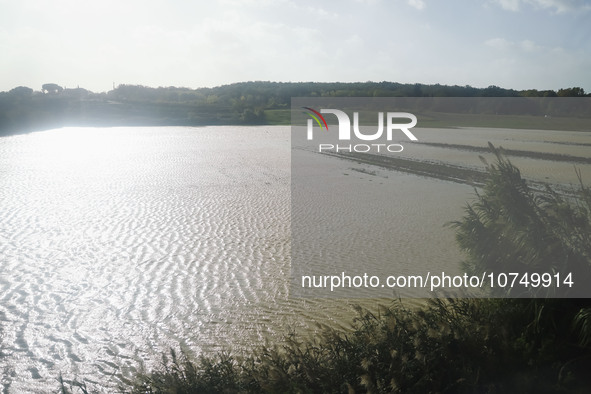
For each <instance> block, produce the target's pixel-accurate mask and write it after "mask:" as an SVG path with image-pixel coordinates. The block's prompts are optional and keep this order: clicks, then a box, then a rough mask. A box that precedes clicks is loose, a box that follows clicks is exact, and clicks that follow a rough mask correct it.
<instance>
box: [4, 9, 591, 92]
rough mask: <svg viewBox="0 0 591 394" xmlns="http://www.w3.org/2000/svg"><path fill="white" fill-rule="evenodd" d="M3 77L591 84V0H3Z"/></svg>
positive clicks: (101, 84)
mask: <svg viewBox="0 0 591 394" xmlns="http://www.w3.org/2000/svg"><path fill="white" fill-rule="evenodd" d="M0 76H1V77H0V90H9V89H11V88H13V87H16V86H19V85H24V86H29V87H31V88H33V89H35V90H40V89H41V85H42V84H43V83H46V82H54V83H57V84H59V85H62V86H65V87H76V86H80V87H84V88H87V89H89V90H92V91H95V92H101V91H108V90H110V89H112V87H113V84H115V85H118V84H122V83H126V84H142V85H147V86H153V87H157V86H184V87H190V88H197V87H205V86H207V87H212V86H218V85H222V84H227V83H232V82H241V81H255V80H263V81H344V82H352V81H394V82H403V83H415V82H419V83H427V84H431V83H441V84H451V85H454V84H455V85H468V84H469V85H472V86H476V87H486V86H489V85H498V86H501V87H505V88H515V89H528V88H535V89H555V90H556V89H559V88H563V87H573V86H580V87H583V88H584V89H585V91H586V92H591V0H341V1H319V0H315V1H308V0H261V1H256V0H218V1H212V0H209V1H198V0H166V1H164V0H93V1H87V0H0Z"/></svg>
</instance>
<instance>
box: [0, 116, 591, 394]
mask: <svg viewBox="0 0 591 394" xmlns="http://www.w3.org/2000/svg"><path fill="white" fill-rule="evenodd" d="M429 133H431V134H432V135H431V134H429ZM454 133H455V134H454ZM481 133H483V132H481ZM486 133H489V132H488V131H487V132H486ZM417 134H419V138H424V139H428V138H431V139H433V141H440V142H441V141H443V142H446V143H450V142H452V143H458V141H464V138H465V136H466V135H467V134H466V133H465V132H464V131H461V130H460V131H455V132H453V133H451V134H450V138H442V137H441V136H442V134H437V131H429V132H426V131H425V135H424V136H423V137H421V136H420V133H418V132H417ZM470 135H471V137H473V138H476V139H477V140H478V141H482V140H484V139H485V138H486V135H484V134H481V135H480V137H478V133H477V131H475V132H474V133H472V134H470ZM495 135H496V136H501V135H502V136H504V134H501V133H500V132H499V134H495ZM429 136H430V137H429ZM454 136H455V137H454ZM578 136H579V137H581V136H582V137H581V138H583V137H585V135H584V134H579V135H578ZM575 137H576V136H575ZM575 137H573V138H575ZM579 137H577V138H579ZM454 138H455V140H454ZM531 138H532V139H538V140H541V141H542V142H543V141H545V140H548V139H549V138H552V136H550V137H548V136H546V135H543V136H542V137H539V136H537V135H535V136H532V137H531ZM470 143H472V141H470ZM548 146H549V147H550V148H552V149H553V147H556V148H557V149H558V148H560V149H563V150H564V149H566V150H568V149H569V145H564V144H563V145H559V144H553V145H544V147H548ZM416 149H417V150H416V152H418V153H416V152H415V153H412V151H410V152H411V154H413V155H414V157H416V155H417V154H422V155H423V156H424V157H425V158H427V157H428V156H429V159H430V160H431V159H432V160H441V161H445V160H448V161H449V162H452V163H458V162H461V163H463V164H465V165H469V166H471V165H474V163H476V162H478V159H477V155H476V154H474V153H473V152H468V153H466V152H455V151H453V150H449V149H441V148H433V147H426V146H425V147H420V146H417V147H416ZM573 149H577V152H576V153H577V154H579V155H583V154H584V152H585V151H584V149H583V150H581V149H582V148H579V147H576V146H573ZM431 156H433V157H431ZM530 162H531V160H530ZM532 163H533V162H532ZM540 163H542V161H540ZM316 164H317V165H316ZM538 164H539V163H538ZM538 164H536V163H533V164H532V165H531V166H530V167H531V168H534V169H535V167H536V165H538ZM543 164H547V163H545V162H544V163H543ZM310 165H311V166H314V169H317V168H322V169H324V170H326V171H329V170H331V169H335V171H338V172H339V173H342V174H344V175H343V176H348V177H352V178H354V179H355V180H354V181H355V182H357V183H358V184H359V185H360V187H359V188H360V189H361V190H363V191H364V192H365V193H373V195H374V196H378V197H379V199H381V200H384V201H386V202H388V201H392V203H391V212H390V213H388V214H389V215H392V217H393V218H395V220H397V222H396V221H394V219H393V220H392V221H388V216H384V219H383V223H380V225H381V226H384V227H385V228H387V229H388V231H387V232H384V237H385V238H384V239H385V240H386V242H384V243H381V244H380V245H386V244H387V245H389V246H388V247H384V248H383V249H381V251H380V252H379V253H382V255H383V256H392V255H396V256H397V259H398V260H397V263H398V264H399V267H402V269H404V270H406V271H408V272H412V269H413V266H414V265H416V264H421V262H422V263H423V264H431V263H437V264H440V265H441V266H445V267H456V266H457V265H456V263H457V261H459V260H460V258H461V256H460V254H459V252H458V251H457V248H456V247H455V245H454V243H453V234H452V233H451V232H450V230H449V229H448V230H445V231H444V230H443V227H442V226H443V224H444V223H445V222H446V221H449V220H453V219H457V218H458V217H459V215H461V213H462V207H463V206H464V204H465V201H466V200H467V199H468V198H470V196H471V193H472V188H471V187H469V186H466V185H458V184H455V183H450V182H444V181H439V180H435V179H428V178H421V177H416V176H412V175H407V174H401V173H397V172H394V171H387V170H380V169H377V170H376V171H373V172H372V171H368V172H367V173H366V172H359V171H356V170H358V169H359V168H357V167H360V166H358V165H353V164H351V163H348V162H344V161H340V160H338V159H329V158H325V157H320V156H318V155H315V156H311V158H310ZM561 165H562V164H561ZM567 165H568V166H569V168H572V166H571V165H570V164H567ZM549 166H550V167H551V168H555V167H553V165H549ZM583 167H584V170H585V171H587V170H588V166H586V167H585V166H583ZM561 168H562V167H561ZM560 171H562V169H561V170H560ZM534 172H535V171H534ZM545 173H547V174H548V176H551V177H560V174H558V173H556V172H552V171H551V170H545ZM569 181H571V179H570V178H569V179H568V180H566V182H569ZM309 192H310V193H313V190H311V191H309ZM343 196H344V194H342V195H340V196H339V197H338V198H339V199H344V197H343ZM380 196H381V197H380ZM378 197H376V198H378ZM347 198H348V200H350V201H353V202H354V201H360V203H359V204H363V203H364V196H362V195H359V196H355V195H353V196H351V195H348V196H347ZM376 201H377V200H376ZM0 204H1V205H0V206H1V210H0V335H1V339H0V352H1V353H0V368H1V371H2V384H3V387H4V389H5V391H7V392H11V393H20V392H46V391H50V390H55V389H56V387H57V384H56V379H57V377H58V376H59V374H60V373H62V374H63V375H64V377H65V378H67V379H72V378H77V379H78V380H81V381H86V382H87V383H88V384H90V385H94V386H93V387H98V388H100V389H105V390H107V391H108V390H109V388H112V387H114V386H115V385H117V384H118V383H121V382H123V383H125V382H126V381H127V379H129V378H130V377H132V376H133V374H134V373H135V372H136V371H137V369H139V368H141V367H142V366H143V367H145V368H147V369H150V368H152V367H154V366H158V364H159V361H160V357H161V354H162V352H166V351H167V350H168V349H169V348H179V347H180V348H182V349H184V350H185V351H187V352H188V353H189V354H190V355H194V354H199V353H208V352H212V351H215V350H218V349H221V348H231V349H234V350H240V349H246V348H249V347H250V346H252V345H253V344H255V345H256V344H262V343H264V342H265V341H266V340H273V339H276V338H280V337H282V335H283V334H284V333H285V328H286V327H303V329H312V328H310V327H313V326H314V324H313V322H314V321H320V322H327V323H331V322H332V323H333V324H335V325H339V324H343V325H344V324H346V322H348V321H349V320H350V317H351V308H350V305H349V303H348V302H343V301H342V300H341V301H339V300H313V299H303V300H301V299H300V300H295V299H290V298H289V295H288V289H289V285H290V281H289V274H290V261H289V255H290V250H289V249H290V129H289V127H205V128H182V127H179V128H174V127H166V128H107V129H92V128H85V129H74V128H70V129H60V130H50V131H46V132H39V133H32V134H28V135H21V136H11V137H3V138H0ZM337 214H338V213H337ZM362 214H363V212H362V211H356V213H355V215H357V216H359V215H362ZM355 215H350V216H351V217H353V218H355V217H356V216H355ZM392 239H394V240H396V241H395V242H390V241H391V240H392ZM417 244H418V245H420V247H417ZM380 247H381V246H380ZM320 263H321V262H320ZM320 263H319V264H320ZM108 385H113V386H111V387H109V386H108Z"/></svg>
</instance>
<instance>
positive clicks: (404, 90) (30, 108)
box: [0, 82, 591, 135]
mask: <svg viewBox="0 0 591 394" xmlns="http://www.w3.org/2000/svg"><path fill="white" fill-rule="evenodd" d="M590 96H591V94H586V93H585V91H584V90H583V89H582V88H580V87H573V88H568V89H560V90H558V91H553V90H535V89H530V90H522V91H518V90H514V89H504V88H500V87H498V86H494V85H493V86H489V87H487V88H475V87H472V86H468V85H466V86H456V85H454V86H449V85H440V84H435V85H424V84H418V83H417V84H401V83H396V82H355V83H342V82H326V83H324V82H323V83H320V82H298V83H292V82H241V83H235V84H231V85H223V86H219V87H215V88H199V89H189V88H182V87H158V88H152V87H147V86H142V85H119V86H118V87H116V88H115V89H113V90H111V91H109V92H106V93H105V92H103V93H93V92H91V91H88V90H86V89H83V88H74V89H71V88H63V87H61V86H59V85H58V84H55V83H46V84H43V85H42V87H41V90H40V91H34V90H33V89H31V88H29V87H25V86H18V87H16V88H14V89H12V90H10V91H8V92H0V135H2V134H11V133H19V132H27V131H31V130H41V129H49V128H54V127H62V126H114V125H120V126H127V125H129V126H132V125H133V126H140V125H186V126H190V125H195V126H196V125H216V124H268V123H273V120H272V119H267V116H266V115H267V111H271V110H280V109H289V107H290V103H291V98H292V97H590Z"/></svg>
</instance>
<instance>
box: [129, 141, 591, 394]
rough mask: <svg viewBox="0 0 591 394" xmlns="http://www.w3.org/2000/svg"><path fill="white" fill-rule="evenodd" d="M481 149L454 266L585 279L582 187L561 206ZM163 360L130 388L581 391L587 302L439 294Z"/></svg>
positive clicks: (587, 197)
mask: <svg viewBox="0 0 591 394" xmlns="http://www.w3.org/2000/svg"><path fill="white" fill-rule="evenodd" d="M491 149H493V151H494V152H495V154H496V157H497V161H496V163H494V164H490V165H488V166H487V170H488V178H487V180H486V184H485V186H484V188H483V191H482V192H481V193H478V194H477V201H476V202H475V203H474V204H471V205H469V206H468V207H467V208H466V215H465V216H464V217H463V218H462V219H460V220H459V221H457V222H455V224H454V225H455V226H456V228H457V238H458V242H459V243H460V246H461V247H462V248H463V249H464V250H465V251H466V253H467V256H468V259H467V262H466V263H465V266H466V268H467V269H468V270H469V271H470V272H481V271H482V270H493V269H502V270H509V271H515V270H521V269H522V268H530V269H531V268H536V269H546V270H551V269H553V270H556V271H561V270H567V269H568V270H575V271H576V272H577V274H576V275H577V280H578V281H581V282H582V283H585V284H587V283H589V282H588V279H589V274H588V273H589V271H590V269H591V249H590V248H591V191H590V190H589V188H587V187H585V186H584V185H583V182H582V180H581V187H580V190H578V195H577V196H576V197H573V198H570V197H569V198H568V199H567V197H563V196H561V195H559V194H558V193H556V192H554V191H553V190H552V189H551V188H550V187H548V188H547V190H546V191H545V192H541V191H535V190H533V189H530V188H529V187H528V185H527V184H526V182H525V181H524V180H523V179H522V178H521V176H520V173H519V170H518V169H517V168H516V167H514V166H513V165H512V164H511V163H510V161H508V160H507V159H506V158H505V157H504V156H503V154H502V151H501V150H499V149H496V148H494V147H492V146H491ZM579 275H582V276H579ZM585 287H586V286H585ZM494 294H496V295H500V294H499V293H493V295H494ZM509 295H513V294H509ZM530 295H531V294H530ZM545 295H550V294H545ZM564 295H567V296H568V294H564ZM577 295H581V294H577ZM171 356H172V357H171V358H170V359H169V361H167V362H166V363H165V364H164V366H163V367H162V369H161V370H159V371H154V372H151V373H145V374H143V375H141V376H139V377H138V381H137V382H136V384H135V386H134V387H133V389H132V391H133V392H134V393H194V392H204V393H217V392H225V393H251V392H252V393H258V392H269V393H347V392H349V393H352V392H370V393H390V392H393V393H428V392H433V393H435V392H440V393H444V392H450V393H587V392H589V390H591V377H590V376H589V374H588V371H589V370H591V300H590V299H588V298H568V299H551V298H522V299H518V298H498V299H495V298H489V299H472V298H464V299H457V298H450V299H432V300H429V301H428V302H427V304H426V305H425V306H423V307H419V308H409V307H406V306H405V305H404V304H403V303H402V302H394V303H393V304H392V305H390V306H387V307H383V308H382V309H379V310H377V311H375V312H371V311H368V310H362V309H361V308H359V309H358V317H357V318H356V319H355V322H354V324H353V326H352V328H351V329H350V330H349V331H340V330H334V329H330V328H324V329H323V330H322V332H321V334H320V335H318V336H316V337H314V338H309V337H301V336H298V335H297V334H295V333H292V334H291V335H288V336H287V337H286V339H285V341H284V343H283V344H282V345H277V346H275V347H265V348H261V349H258V350H256V351H254V352H253V353H251V355H249V356H248V357H246V358H237V357H233V356H232V355H230V354H227V353H220V354H218V355H217V356H214V357H211V358H207V357H201V358H200V359H199V360H189V359H188V358H187V357H185V356H180V357H178V356H177V355H176V354H175V353H174V352H172V353H171Z"/></svg>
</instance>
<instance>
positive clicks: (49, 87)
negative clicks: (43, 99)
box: [41, 83, 64, 94]
mask: <svg viewBox="0 0 591 394" xmlns="http://www.w3.org/2000/svg"><path fill="white" fill-rule="evenodd" d="M41 90H42V91H43V93H53V94H56V93H60V92H61V91H62V90H64V88H62V87H61V86H59V85H58V84H55V83H45V84H43V86H41Z"/></svg>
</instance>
